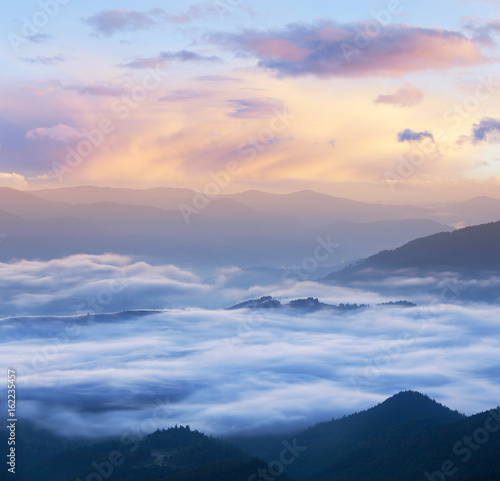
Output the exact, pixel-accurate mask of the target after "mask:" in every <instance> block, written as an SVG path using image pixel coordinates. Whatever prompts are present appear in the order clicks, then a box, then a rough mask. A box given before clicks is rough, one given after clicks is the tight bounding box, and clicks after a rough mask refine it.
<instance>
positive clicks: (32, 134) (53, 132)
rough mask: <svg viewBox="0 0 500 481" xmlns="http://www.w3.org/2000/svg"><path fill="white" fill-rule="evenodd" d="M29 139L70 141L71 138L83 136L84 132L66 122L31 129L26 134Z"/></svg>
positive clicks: (76, 138)
mask: <svg viewBox="0 0 500 481" xmlns="http://www.w3.org/2000/svg"><path fill="white" fill-rule="evenodd" d="M26 138H27V139H31V140H38V139H49V140H57V141H58V142H69V141H70V140H78V139H82V138H83V134H82V133H81V132H80V131H79V130H78V129H75V128H74V127H71V126H69V125H65V124H57V125H54V126H53V127H38V128H36V129H32V130H30V131H29V132H28V133H27V134H26Z"/></svg>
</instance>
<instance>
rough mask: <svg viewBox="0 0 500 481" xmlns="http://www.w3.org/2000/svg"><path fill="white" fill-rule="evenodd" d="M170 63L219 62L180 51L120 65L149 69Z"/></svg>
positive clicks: (162, 53) (218, 60)
mask: <svg viewBox="0 0 500 481" xmlns="http://www.w3.org/2000/svg"><path fill="white" fill-rule="evenodd" d="M171 61H177V62H220V61H221V59H220V58H219V57H216V56H213V55H212V56H207V55H202V54H199V53H196V52H192V51H190V50H180V51H178V52H161V53H160V54H159V55H158V56H157V57H149V58H137V59H135V60H132V61H131V62H128V63H125V64H122V65H121V66H122V67H126V68H136V69H142V68H151V67H154V66H157V65H165V64H168V63H169V62H171Z"/></svg>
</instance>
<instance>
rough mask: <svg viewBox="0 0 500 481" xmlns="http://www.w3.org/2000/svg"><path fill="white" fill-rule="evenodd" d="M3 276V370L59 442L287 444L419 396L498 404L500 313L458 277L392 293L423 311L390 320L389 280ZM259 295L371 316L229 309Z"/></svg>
mask: <svg viewBox="0 0 500 481" xmlns="http://www.w3.org/2000/svg"><path fill="white" fill-rule="evenodd" d="M2 271H3V275H2V280H1V283H2V307H1V317H2V318H3V319H2V320H1V321H0V330H1V332H2V335H1V339H2V341H1V344H2V348H1V354H0V358H1V362H2V363H3V364H4V365H13V366H16V367H17V370H18V372H19V376H20V381H19V391H20V393H22V399H23V403H22V405H21V408H20V415H22V417H23V419H26V420H31V421H33V422H34V423H35V424H37V425H40V426H44V427H46V428H47V429H49V430H51V431H56V432H57V433H59V434H63V435H67V436H71V435H75V433H78V435H81V436H89V437H105V436H110V435H113V436H121V435H123V434H124V433H127V432H137V431H140V432H142V434H147V433H149V432H150V431H153V430H155V429H156V428H163V427H169V426H173V425H175V424H181V425H185V424H190V425H191V426H192V427H195V428H197V429H200V430H202V431H204V432H207V433H213V434H218V435H229V434H235V433H241V432H247V433H249V432H256V431H258V432H268V431H274V432H279V431H281V430H283V431H287V430H291V429H296V428H298V427H304V426H307V425H310V424H312V423H315V422H317V421H322V420H325V419H330V418H331V417H332V416H336V417H337V416H341V415H344V414H349V413H352V412H354V411H357V410H360V409H364V408H367V407H370V406H372V405H374V404H376V403H377V402H380V401H382V400H383V399H385V398H386V397H388V396H390V395H391V394H393V393H395V392H398V391H401V390H405V389H409V388H411V389H416V390H419V391H421V392H425V393H427V394H429V395H431V396H432V397H435V398H436V399H438V400H439V401H440V402H443V403H444V404H447V405H449V406H452V407H453V408H456V409H458V410H459V411H461V412H464V413H467V414H471V413H474V412H478V411H481V410H484V409H487V408H490V407H491V406H493V405H495V403H496V402H497V400H498V382H499V377H498V376H499V375H498V373H499V372H500V371H499V364H498V355H497V353H498V349H499V347H500V341H499V339H498V336H497V332H498V326H497V320H498V319H499V314H500V307H499V306H498V304H496V303H489V304H488V303H479V302H472V301H470V300H468V299H467V296H466V295H465V294H466V293H467V289H470V287H471V286H470V284H471V283H472V284H475V283H476V282H473V281H469V283H467V282H465V281H462V283H460V278H459V277H458V276H456V275H455V276H454V275H452V274H449V275H448V277H447V276H446V275H445V276H443V277H442V278H441V279H434V278H432V277H430V276H429V277H425V278H422V277H420V278H411V277H407V278H406V279H405V281H404V282H402V281H401V279H396V280H394V279H393V281H392V282H393V284H394V285H393V288H395V287H397V285H400V286H402V289H408V286H410V287H411V292H412V293H413V296H412V297H411V298H408V300H409V301H412V302H415V303H417V304H418V305H417V306H416V307H403V306H398V305H393V306H391V305H389V306H388V305H380V304H382V303H386V302H391V301H397V300H399V299H400V298H399V297H393V293H392V292H390V287H391V280H390V278H388V280H387V281H386V285H385V286H383V289H382V290H383V291H386V292H389V294H387V293H386V294H384V293H381V292H380V291H381V288H380V286H378V288H377V289H369V286H370V282H369V281H367V282H366V283H365V284H366V285H361V284H362V283H360V285H358V286H352V285H351V286H347V285H344V286H343V285H341V284H340V283H337V284H335V283H332V282H328V283H325V282H319V281H312V280H308V281H300V280H298V279H293V278H289V277H287V276H284V277H282V278H281V279H276V278H273V279H267V281H266V282H262V283H261V284H256V285H250V284H251V281H252V278H250V279H246V280H245V275H246V273H245V272H244V271H242V270H241V269H239V268H234V267H233V268H227V267H226V268H218V269H215V270H214V271H213V272H212V273H211V274H210V275H208V276H203V275H200V274H197V273H195V272H191V271H188V270H185V269H181V268H177V267H175V266H172V265H150V264H147V263H145V262H142V261H137V260H134V259H133V258H131V257H127V256H120V255H112V254H109V255H103V256H90V255H78V256H72V257H68V258H64V259H58V260H52V261H48V262H44V261H26V260H23V261H17V262H12V263H9V264H5V265H3V266H2ZM261 280H262V279H261ZM485 282H486V281H485ZM488 282H493V283H495V282H497V280H495V279H490V280H489V281H488ZM374 284H375V283H372V285H374ZM406 292H410V291H406ZM401 293H402V291H399V292H398V290H397V289H396V290H395V291H394V295H395V296H397V295H398V294H401ZM461 293H465V294H464V298H463V299H462V298H461ZM264 295H271V296H273V297H274V298H275V299H279V300H281V302H283V303H284V302H286V301H287V300H292V299H297V298H306V297H315V298H319V299H320V301H322V302H324V303H328V304H340V303H351V304H354V303H358V304H360V303H364V304H368V305H369V307H365V308H362V309H356V310H353V311H352V312H342V313H335V312H331V311H329V310H317V311H312V312H311V311H301V310H300V309H299V310H295V311H292V310H286V309H282V310H280V309H242V310H227V309H225V308H227V307H230V306H232V305H234V304H236V303H237V302H240V301H242V300H245V299H252V298H258V297H261V296H264ZM124 311H128V312H124ZM141 426H142V427H141Z"/></svg>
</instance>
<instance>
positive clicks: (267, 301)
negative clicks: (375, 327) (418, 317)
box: [227, 296, 417, 312]
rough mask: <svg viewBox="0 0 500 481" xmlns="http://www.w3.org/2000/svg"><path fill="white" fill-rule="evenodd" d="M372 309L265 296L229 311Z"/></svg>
mask: <svg viewBox="0 0 500 481" xmlns="http://www.w3.org/2000/svg"><path fill="white" fill-rule="evenodd" d="M377 306H392V307H417V305H416V304H414V303H413V302H409V301H396V302H393V301H391V302H384V303H381V304H377ZM369 307H371V306H370V305H369V304H357V303H354V304H350V303H346V304H344V303H340V304H337V305H334V304H325V303H324V302H320V301H319V299H317V298H315V297H308V298H307V299H294V300H292V301H290V302H288V303H286V304H282V303H281V301H279V300H278V299H275V298H273V297H272V296H263V297H261V298H260V299H250V300H248V301H244V302H240V303H239V304H236V305H234V306H231V307H228V308H227V309H228V310H235V309H294V310H298V309H299V310H304V311H318V310H321V309H324V310H332V311H337V312H346V311H354V310H357V309H367V308H369Z"/></svg>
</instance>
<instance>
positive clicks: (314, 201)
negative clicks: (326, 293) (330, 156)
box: [0, 187, 453, 268]
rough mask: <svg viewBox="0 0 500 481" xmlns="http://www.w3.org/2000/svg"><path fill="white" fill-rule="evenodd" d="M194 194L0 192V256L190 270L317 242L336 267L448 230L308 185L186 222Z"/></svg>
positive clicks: (267, 260) (251, 197) (257, 262)
mask: <svg viewBox="0 0 500 481" xmlns="http://www.w3.org/2000/svg"><path fill="white" fill-rule="evenodd" d="M195 195H196V193H195V192H193V191H190V190H187V189H168V188H158V189H145V190H134V189H114V188H106V187H74V188H62V189H51V190H42V191H33V192H21V191H17V190H14V189H11V188H0V234H2V244H1V246H2V248H1V249H0V261H8V260H10V259H14V258H31V259H44V260H48V259H52V258H55V257H61V256H66V255H70V254H80V253H88V254H101V253H106V252H115V253H118V254H130V255H134V256H140V257H142V258H147V259H148V260H149V261H150V262H154V263H156V262H161V263H172V264H177V265H181V266H186V267H194V266H196V267H197V268H204V267H207V268H213V267H214V266H220V265H236V266H238V267H242V268H250V267H254V266H267V267H273V268H278V267H281V266H285V267H292V266H294V265H295V266H298V268H300V267H301V265H302V263H303V262H304V259H308V258H310V257H311V256H314V255H315V252H316V249H317V247H318V243H319V242H323V243H325V242H327V243H329V244H332V245H335V248H334V249H333V248H332V250H331V252H327V253H326V254H327V255H326V256H325V255H324V253H322V255H321V259H322V261H321V263H322V265H323V266H336V265H341V264H342V262H344V263H348V262H351V261H354V260H357V259H362V258H365V257H367V256H369V255H372V254H375V253H376V252H378V251H380V250H381V249H386V248H395V247H398V246H399V245H401V244H404V243H405V242H408V241H410V240H412V239H414V238H416V237H422V236H425V235H429V234H434V233H437V232H442V231H450V230H453V229H452V227H450V226H447V225H445V224H442V223H439V222H437V221H435V220H433V219H432V216H433V214H432V213H430V211H428V210H425V209H422V208H414V207H411V206H384V205H371V204H365V203H362V202H355V201H351V200H348V199H339V198H335V197H331V196H325V195H322V194H317V193H314V192H310V191H304V192H298V193H296V194H284V195H278V194H267V193H264V192H257V191H250V192H247V193H244V194H235V195H229V196H219V197H218V198H215V199H211V200H210V201H209V202H208V203H207V204H206V206H205V207H203V208H201V207H200V206H198V207H199V208H198V210H196V212H197V213H195V214H192V215H190V216H189V217H188V219H187V220H188V223H186V221H185V220H186V219H185V217H183V215H182V212H181V209H180V206H184V208H186V206H187V207H189V208H193V205H194V204H193V198H194V196H195ZM196 205H198V204H196ZM427 214H429V215H427ZM416 217H419V218H416ZM426 217H427V218H426Z"/></svg>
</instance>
